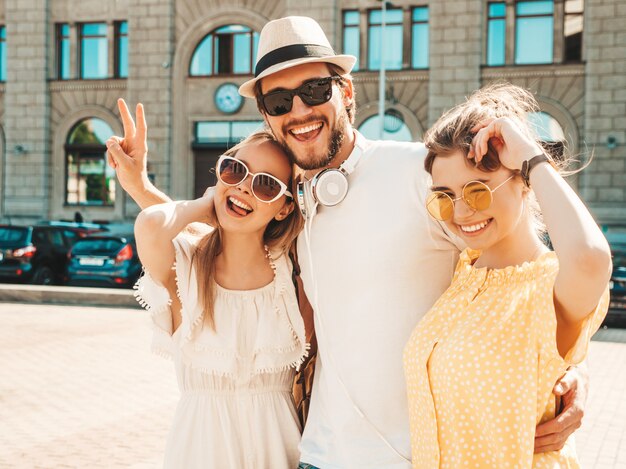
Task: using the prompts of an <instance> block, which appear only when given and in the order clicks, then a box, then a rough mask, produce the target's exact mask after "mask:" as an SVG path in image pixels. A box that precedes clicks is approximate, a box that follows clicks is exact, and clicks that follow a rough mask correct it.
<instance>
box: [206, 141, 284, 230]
mask: <svg viewBox="0 0 626 469" xmlns="http://www.w3.org/2000/svg"><path fill="white" fill-rule="evenodd" d="M235 158H237V159H238V160H240V161H242V162H243V163H245V164H246V166H248V168H249V170H250V171H251V172H253V173H268V174H271V175H272V176H275V177H277V178H278V179H280V180H281V181H282V182H284V183H285V184H286V185H287V186H289V183H290V180H291V163H290V162H289V159H288V158H287V156H286V155H285V154H284V153H283V152H282V151H281V150H280V148H278V146H277V145H276V144H274V143H272V142H269V141H264V142H262V143H256V144H250V145H245V146H243V147H242V148H240V149H239V151H237V153H236V155H235ZM251 185H252V176H251V175H248V177H247V178H246V179H245V180H244V181H243V182H242V183H241V184H239V185H237V186H227V185H225V184H223V183H222V182H220V181H219V180H218V182H217V184H216V186H215V213H216V215H217V219H218V221H219V224H220V226H221V227H222V229H223V230H224V231H225V232H237V233H256V232H260V233H261V234H262V233H263V232H264V231H265V228H266V227H267V225H268V224H269V223H270V221H272V220H273V219H277V220H279V221H280V220H284V219H285V218H286V217H287V216H288V215H289V214H290V213H291V211H292V210H293V202H292V200H291V198H289V197H287V196H286V195H282V196H281V197H279V198H278V200H276V201H274V202H271V203H266V202H261V201H260V200H258V199H257V198H256V197H255V196H254V195H253V193H252V187H251Z"/></svg>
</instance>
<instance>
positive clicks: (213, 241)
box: [192, 129, 302, 329]
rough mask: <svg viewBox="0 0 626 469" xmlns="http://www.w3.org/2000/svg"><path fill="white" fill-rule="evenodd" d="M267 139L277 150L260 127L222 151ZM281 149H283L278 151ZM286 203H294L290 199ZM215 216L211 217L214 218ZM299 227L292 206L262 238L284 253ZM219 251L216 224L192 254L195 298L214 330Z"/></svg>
mask: <svg viewBox="0 0 626 469" xmlns="http://www.w3.org/2000/svg"><path fill="white" fill-rule="evenodd" d="M265 142H270V143H272V144H273V145H276V148H278V149H280V146H279V145H278V144H277V143H276V140H275V139H274V137H273V136H272V134H271V133H270V132H269V131H267V130H265V129H263V130H259V131H256V132H254V133H253V134H251V135H250V136H248V137H247V138H245V139H244V140H242V141H241V142H240V143H238V144H237V145H235V146H234V147H232V148H230V149H228V150H227V151H226V152H225V153H224V154H225V155H228V156H235V155H236V154H237V152H238V151H239V150H240V149H242V148H244V147H247V146H250V145H259V144H261V143H265ZM281 151H282V150H281ZM287 185H288V186H289V187H290V188H291V189H292V190H291V192H292V193H294V192H293V185H294V176H293V173H292V176H291V177H290V180H289V184H287ZM286 203H292V204H293V203H294V202H293V201H290V202H286ZM213 215H214V217H213V218H214V219H216V220H217V217H216V216H215V214H213ZM301 229H302V217H300V214H299V211H298V210H296V209H295V208H294V210H292V211H291V213H290V214H289V215H287V217H286V218H285V219H284V220H281V221H278V220H276V219H272V220H271V221H270V222H269V223H268V225H267V226H266V228H265V232H264V234H263V240H264V242H265V244H266V245H267V247H268V248H269V249H274V250H275V249H278V250H279V251H280V252H281V253H282V254H287V252H288V251H289V249H290V248H291V245H292V243H293V241H294V240H295V239H296V237H297V236H298V233H299V232H300V230H301ZM221 252H222V228H221V227H220V226H219V223H218V225H217V226H216V227H215V229H214V230H213V231H211V232H210V233H209V234H207V235H206V236H204V237H203V238H202V239H201V240H200V242H199V243H198V247H197V249H196V250H195V252H194V254H193V256H192V262H193V264H194V266H195V268H196V272H197V274H198V297H199V300H200V302H201V305H202V306H203V309H204V311H205V321H206V323H207V324H208V325H209V327H211V328H212V329H215V317H214V316H215V310H214V304H215V291H216V287H215V262H216V259H217V256H218V255H219V254H220V253H221Z"/></svg>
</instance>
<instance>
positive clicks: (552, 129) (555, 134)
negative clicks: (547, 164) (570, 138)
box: [528, 111, 567, 157]
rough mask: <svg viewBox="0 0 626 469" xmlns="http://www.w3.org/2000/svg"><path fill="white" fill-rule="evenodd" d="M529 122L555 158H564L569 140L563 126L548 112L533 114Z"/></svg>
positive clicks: (529, 115) (529, 116)
mask: <svg viewBox="0 0 626 469" xmlns="http://www.w3.org/2000/svg"><path fill="white" fill-rule="evenodd" d="M528 121H529V122H530V123H531V125H532V126H533V128H534V130H535V133H536V134H537V136H538V137H539V139H540V140H541V143H542V145H543V146H544V147H546V148H547V149H549V150H551V153H552V154H553V155H555V156H558V157H560V156H563V149H564V147H565V143H566V141H567V139H566V138H565V133H564V132H563V128H562V127H561V124H559V122H558V121H557V120H556V119H555V118H554V117H552V116H551V115H550V114H548V113H547V112H541V111H540V112H531V113H530V114H528Z"/></svg>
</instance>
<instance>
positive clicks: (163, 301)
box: [133, 269, 172, 358]
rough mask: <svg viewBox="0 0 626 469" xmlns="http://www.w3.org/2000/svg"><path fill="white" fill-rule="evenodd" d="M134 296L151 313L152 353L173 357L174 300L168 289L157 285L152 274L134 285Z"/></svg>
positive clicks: (145, 274)
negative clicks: (172, 307)
mask: <svg viewBox="0 0 626 469" xmlns="http://www.w3.org/2000/svg"><path fill="white" fill-rule="evenodd" d="M133 290H134V291H133V296H134V297H135V299H136V300H137V302H138V303H139V304H140V305H141V306H142V307H143V308H144V309H145V310H146V311H148V312H149V313H150V317H151V319H152V324H153V329H154V332H153V335H152V346H151V349H152V352H153V353H155V354H157V355H160V356H162V357H165V358H171V357H172V314H171V310H170V306H171V304H172V300H171V298H170V295H169V293H168V291H167V289H166V288H165V287H163V286H161V285H159V284H157V283H156V282H155V281H154V279H153V278H152V277H151V276H150V273H149V272H148V271H146V270H145V269H143V275H142V276H141V277H140V278H139V280H137V282H136V283H135V285H133Z"/></svg>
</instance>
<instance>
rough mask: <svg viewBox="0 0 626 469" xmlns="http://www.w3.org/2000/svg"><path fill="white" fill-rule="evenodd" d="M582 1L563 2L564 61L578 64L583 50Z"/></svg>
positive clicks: (566, 0) (567, 0)
mask: <svg viewBox="0 0 626 469" xmlns="http://www.w3.org/2000/svg"><path fill="white" fill-rule="evenodd" d="M583 8H584V4H583V0H565V19H564V24H563V33H564V36H565V43H564V45H563V49H564V51H563V52H564V57H563V59H564V61H565V62H580V61H581V60H582V49H583Z"/></svg>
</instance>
